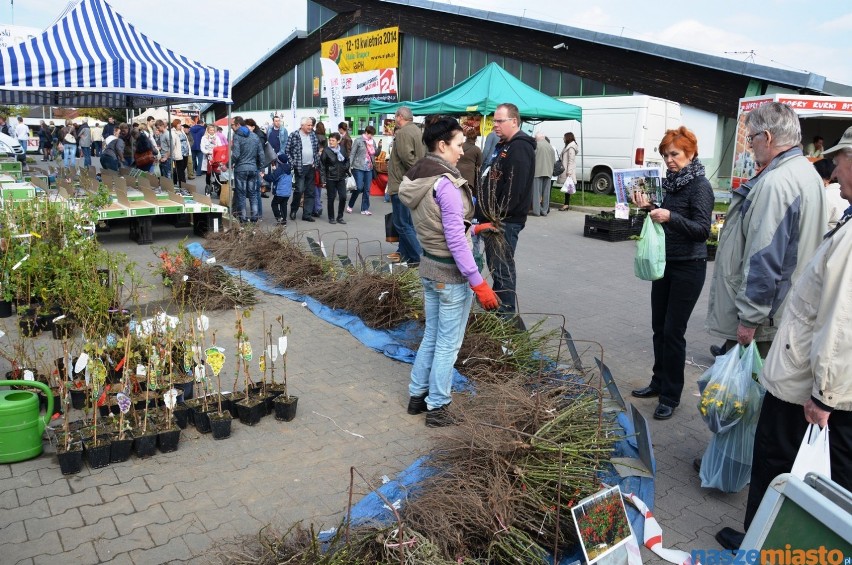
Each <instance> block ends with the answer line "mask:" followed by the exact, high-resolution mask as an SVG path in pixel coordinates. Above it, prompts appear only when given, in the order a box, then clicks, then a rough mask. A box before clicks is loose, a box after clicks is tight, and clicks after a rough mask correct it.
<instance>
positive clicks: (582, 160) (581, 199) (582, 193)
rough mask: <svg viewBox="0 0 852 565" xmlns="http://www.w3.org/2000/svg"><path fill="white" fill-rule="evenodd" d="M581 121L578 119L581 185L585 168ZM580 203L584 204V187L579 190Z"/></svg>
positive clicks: (581, 184)
mask: <svg viewBox="0 0 852 565" xmlns="http://www.w3.org/2000/svg"><path fill="white" fill-rule="evenodd" d="M583 143H584V140H583V122H582V121H580V182H579V184H580V186H581V187H582V186H583V171H585V170H586V162H585V159H584V157H583ZM591 180H592V179H591V177H589V182H591ZM580 204H582V205H583V206H585V205H586V191H585V189H581V190H580Z"/></svg>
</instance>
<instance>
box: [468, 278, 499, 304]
mask: <svg viewBox="0 0 852 565" xmlns="http://www.w3.org/2000/svg"><path fill="white" fill-rule="evenodd" d="M471 288H472V289H473V292H475V293H476V299H477V300H479V303H480V304H482V307H483V308H485V309H486V310H495V309H497V307H498V306H500V299H499V298H497V294H496V293H495V292H494V291H493V290H491V287H490V286H488V283H487V282H486V281H482V282H481V283H479V284H478V285H476V286H471Z"/></svg>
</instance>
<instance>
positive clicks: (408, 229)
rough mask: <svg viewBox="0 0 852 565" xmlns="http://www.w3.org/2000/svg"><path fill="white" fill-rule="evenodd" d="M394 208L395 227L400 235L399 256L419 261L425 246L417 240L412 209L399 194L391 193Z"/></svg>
mask: <svg viewBox="0 0 852 565" xmlns="http://www.w3.org/2000/svg"><path fill="white" fill-rule="evenodd" d="M391 207H392V208H393V227H395V228H396V233H397V235H399V256H400V259H401V260H402V261H404V262H406V263H419V262H420V256H421V255H422V254H423V248H422V247H420V242H419V241H417V234H416V233H415V231H414V223H413V222H412V221H411V210H409V209H408V207H407V206H406V205H405V204H403V203H402V202H401V201H400V199H399V195H398V194H391Z"/></svg>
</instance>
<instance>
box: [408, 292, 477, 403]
mask: <svg viewBox="0 0 852 565" xmlns="http://www.w3.org/2000/svg"><path fill="white" fill-rule="evenodd" d="M421 281H423V309H424V311H425V312H426V329H425V330H424V332H423V341H421V342H420V347H419V348H418V349H417V357H416V358H415V359H414V366H412V368H411V382H410V383H409V385H408V394H409V395H411V396H423V394H425V393H427V392H428V395H427V396H426V406H427V407H428V408H429V409H430V410H434V409H435V408H439V407H441V406H445V405H447V404H449V403H450V402H451V401H452V399H453V398H452V396H451V390H452V383H453V365H455V363H456V357H458V354H459V349H461V344H462V339H464V330H465V327H467V317H468V314H470V306H471V304H472V303H473V291H472V290H471V289H470V286H469V285H468V284H467V283H461V284H450V283H439V282H435V281H433V280H431V279H426V278H422V279H421Z"/></svg>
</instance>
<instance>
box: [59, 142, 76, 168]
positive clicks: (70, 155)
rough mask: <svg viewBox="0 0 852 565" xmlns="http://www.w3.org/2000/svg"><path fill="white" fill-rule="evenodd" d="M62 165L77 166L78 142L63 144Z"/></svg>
mask: <svg viewBox="0 0 852 565" xmlns="http://www.w3.org/2000/svg"><path fill="white" fill-rule="evenodd" d="M62 165H63V166H64V167H66V168H68V167H76V166H77V144H76V143H63V144H62Z"/></svg>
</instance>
